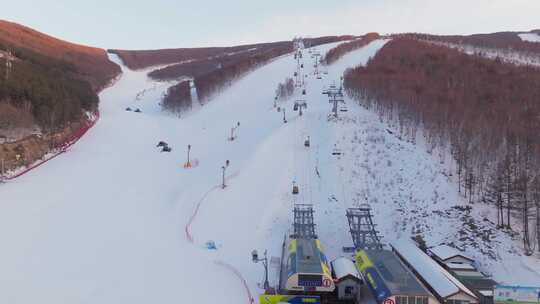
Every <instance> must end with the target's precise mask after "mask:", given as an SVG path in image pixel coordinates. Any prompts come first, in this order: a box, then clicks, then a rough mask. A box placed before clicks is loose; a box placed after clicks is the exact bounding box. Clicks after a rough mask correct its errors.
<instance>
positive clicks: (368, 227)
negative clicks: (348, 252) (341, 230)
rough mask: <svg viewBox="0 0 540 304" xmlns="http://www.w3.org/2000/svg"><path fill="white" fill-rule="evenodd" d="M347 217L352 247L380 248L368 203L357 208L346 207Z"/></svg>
mask: <svg viewBox="0 0 540 304" xmlns="http://www.w3.org/2000/svg"><path fill="white" fill-rule="evenodd" d="M347 219H348V220H349V229H350V232H351V237H352V239H353V243H354V249H356V250H359V249H368V250H382V244H381V241H380V237H379V235H378V231H377V230H375V224H373V219H372V214H371V207H370V206H369V205H367V204H363V205H361V206H360V207H359V208H350V209H347Z"/></svg>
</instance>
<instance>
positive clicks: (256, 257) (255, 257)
mask: <svg viewBox="0 0 540 304" xmlns="http://www.w3.org/2000/svg"><path fill="white" fill-rule="evenodd" d="M251 259H252V261H253V263H258V262H262V264H263V267H264V286H263V287H264V290H265V291H266V290H268V289H270V283H268V256H267V250H265V251H264V258H259V253H258V252H257V250H256V249H254V250H253V251H252V252H251Z"/></svg>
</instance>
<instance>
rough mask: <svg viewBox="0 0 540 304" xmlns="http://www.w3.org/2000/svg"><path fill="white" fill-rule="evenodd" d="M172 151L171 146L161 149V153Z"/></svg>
mask: <svg viewBox="0 0 540 304" xmlns="http://www.w3.org/2000/svg"><path fill="white" fill-rule="evenodd" d="M171 151H172V148H171V147H169V146H163V148H161V152H171Z"/></svg>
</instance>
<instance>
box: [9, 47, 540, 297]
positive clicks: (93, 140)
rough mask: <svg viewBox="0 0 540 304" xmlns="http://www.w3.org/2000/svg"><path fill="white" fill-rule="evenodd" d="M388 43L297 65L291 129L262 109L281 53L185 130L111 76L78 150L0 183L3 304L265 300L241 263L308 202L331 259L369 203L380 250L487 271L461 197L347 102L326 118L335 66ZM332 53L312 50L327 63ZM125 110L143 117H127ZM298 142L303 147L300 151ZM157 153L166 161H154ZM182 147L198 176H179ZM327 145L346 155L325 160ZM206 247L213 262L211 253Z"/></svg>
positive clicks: (521, 273)
mask: <svg viewBox="0 0 540 304" xmlns="http://www.w3.org/2000/svg"><path fill="white" fill-rule="evenodd" d="M384 43H386V41H384V40H378V41H374V42H372V43H370V44H369V45H367V46H366V47H364V48H361V49H359V50H357V51H354V52H352V53H350V54H348V55H346V56H344V57H343V58H342V59H340V60H339V61H337V62H336V63H335V64H333V65H331V66H329V67H328V68H325V69H327V71H328V74H327V75H323V79H316V77H314V75H313V73H312V72H313V60H314V59H312V58H310V56H309V54H308V53H307V52H305V53H304V55H305V56H304V63H305V73H306V74H308V75H309V76H308V77H307V78H306V81H307V95H306V96H302V95H300V93H299V92H297V96H296V97H297V98H305V100H306V101H307V103H308V108H307V110H306V111H305V112H304V115H303V116H299V115H298V113H297V112H293V111H292V103H293V102H294V100H295V98H292V99H290V100H289V101H287V102H284V103H281V104H280V106H281V107H285V108H286V109H287V111H286V116H287V120H288V123H286V124H284V123H283V122H282V117H283V116H282V115H283V114H282V112H277V111H276V109H275V108H273V99H274V93H275V89H276V87H277V84H278V83H279V82H282V81H283V80H285V78H286V77H292V75H293V72H294V71H295V69H296V64H295V61H294V59H293V58H292V55H288V56H283V57H281V58H278V59H276V60H274V61H273V62H271V63H270V64H268V65H266V66H264V67H261V68H259V69H257V70H256V71H254V72H252V73H250V74H248V75H246V76H245V77H243V78H242V79H240V80H239V81H238V82H236V83H234V84H233V85H232V86H231V87H229V88H227V89H226V90H225V91H224V92H222V93H221V94H219V95H218V96H216V97H215V98H214V99H213V100H212V101H211V102H209V103H207V104H206V105H205V106H203V107H201V108H199V109H197V110H196V111H193V112H192V113H190V114H188V115H185V116H184V117H183V118H182V119H178V118H176V117H173V116H172V115H167V114H165V113H163V112H162V111H161V110H160V107H159V106H158V101H159V99H160V97H161V95H162V94H163V92H164V91H165V90H166V88H167V86H168V85H169V84H166V83H159V82H152V81H151V80H149V79H148V78H147V76H146V74H145V73H146V71H130V70H128V69H127V68H125V67H123V72H124V73H123V76H122V77H121V78H120V79H119V81H118V82H117V83H116V84H115V85H114V86H112V87H110V88H108V89H106V90H105V91H104V92H103V93H102V94H101V103H100V109H101V120H100V121H99V122H98V123H97V125H96V126H95V127H94V128H93V129H91V130H90V131H89V133H88V134H87V135H86V136H85V137H83V138H82V140H81V141H80V142H79V143H78V144H77V145H75V146H74V147H72V148H71V150H70V151H69V152H68V153H66V154H64V155H62V156H60V157H58V158H57V159H55V160H54V161H52V162H50V163H47V164H46V165H44V166H43V167H40V168H39V169H37V170H35V171H33V172H31V173H29V174H27V175H25V176H22V177H20V178H19V179H16V180H14V181H12V182H9V183H7V184H3V185H0V240H1V241H2V250H0V269H1V271H0V302H1V303H36V302H40V303H126V302H129V303H214V302H216V301H219V302H220V303H245V302H247V301H248V298H247V292H246V289H245V287H244V285H243V282H242V280H241V279H240V278H239V277H238V274H239V275H241V276H242V277H243V278H244V279H245V280H246V282H247V287H248V288H249V291H250V292H251V293H252V294H253V295H254V296H255V295H256V294H258V293H259V292H260V291H261V289H260V288H259V286H258V284H259V283H260V282H261V281H262V276H263V269H262V266H261V265H258V264H254V263H252V261H251V251H252V250H253V249H258V250H259V252H262V251H263V250H264V249H268V252H269V256H279V254H280V251H281V243H282V240H283V236H284V234H285V233H287V231H288V230H289V227H290V225H291V217H292V206H293V203H294V202H298V203H313V204H314V209H315V212H316V214H315V221H316V224H317V233H318V235H319V237H320V239H321V240H322V242H323V243H324V244H326V245H327V255H328V257H329V258H335V257H338V256H341V255H343V253H342V251H341V248H342V247H343V246H350V245H351V238H350V236H349V233H348V227H347V220H346V217H345V210H346V209H347V208H348V207H352V206H356V205H358V204H360V203H364V202H366V201H367V202H369V203H370V204H371V206H372V207H373V209H374V212H375V220H376V223H377V224H378V225H379V227H378V228H379V229H380V230H381V232H382V234H383V236H384V241H391V240H393V239H397V238H399V237H408V236H410V235H412V234H413V233H416V232H422V233H424V234H425V237H426V239H427V240H428V242H430V243H433V244H435V243H440V242H453V243H455V244H456V245H458V246H461V245H464V246H465V245H466V247H467V248H466V251H467V253H469V254H470V255H473V256H475V257H482V261H483V260H487V258H485V257H486V256H487V253H486V254H481V253H480V252H481V251H480V250H482V249H485V247H486V246H487V245H485V244H484V243H483V242H479V247H478V248H479V249H476V248H474V247H473V244H474V243H478V242H477V240H478V239H480V237H478V236H477V235H473V232H470V231H469V230H467V227H465V228H464V227H463V226H464V224H463V223H464V220H462V218H466V219H470V218H471V217H474V218H478V216H479V215H478V214H476V213H478V212H480V211H476V210H477V208H476V207H475V208H473V211H471V214H472V215H471V216H469V217H467V216H466V214H464V213H463V212H462V211H459V210H456V209H453V208H451V207H452V206H454V205H463V203H462V201H463V200H462V199H461V198H460V197H459V195H458V194H457V188H456V186H455V184H454V183H453V182H452V181H451V180H449V179H448V178H447V177H446V176H445V175H444V174H443V173H442V172H443V171H444V170H443V169H442V165H441V164H439V162H438V160H436V159H435V158H434V157H433V156H431V155H430V154H428V153H426V152H425V149H424V148H423V147H421V146H419V145H413V144H410V143H407V142H403V141H401V140H400V139H398V138H396V137H395V136H394V135H393V134H390V133H389V132H387V130H386V128H387V126H385V125H384V124H382V123H380V122H379V121H378V119H377V118H376V116H375V115H374V114H372V113H370V112H368V111H366V110H365V109H363V108H361V107H360V106H358V105H356V104H355V103H354V102H352V101H351V100H349V99H346V102H347V108H348V112H340V115H341V118H340V119H338V120H328V114H329V112H330V109H331V105H330V104H329V103H328V99H327V96H326V95H322V94H321V92H322V90H323V88H325V87H327V86H328V85H329V84H331V83H334V82H335V83H336V84H338V85H339V78H340V76H341V75H342V74H343V71H344V70H345V69H346V68H348V67H352V66H354V65H357V64H360V63H365V62H367V60H368V58H369V57H370V56H373V55H374V54H375V53H376V51H377V50H378V49H380V48H381V47H382V46H383V45H384ZM334 45H335V44H331V45H325V46H319V47H318V49H319V50H320V51H321V53H323V54H324V52H326V51H327V50H328V49H330V48H331V47H333V46H334ZM114 60H116V61H118V59H117V58H116V57H114ZM139 93H141V94H139ZM128 106H129V107H131V108H137V107H138V108H140V109H141V110H142V113H134V112H127V111H125V110H124V109H125V108H126V107H128ZM237 122H240V123H241V125H240V128H239V130H238V131H239V132H238V138H237V139H236V140H234V141H232V142H231V141H229V140H227V137H228V136H229V132H230V128H231V127H233V126H234V125H235V124H236V123H237ZM308 135H309V136H310V137H311V147H310V148H306V147H304V145H303V143H304V139H305V138H306V137H307V136H308ZM160 140H164V141H167V142H168V143H169V144H170V146H171V147H172V149H173V150H172V152H171V153H161V152H159V150H158V149H157V148H156V144H157V143H158V141H160ZM188 144H191V145H192V151H191V157H192V158H195V159H197V160H198V162H199V164H198V166H197V167H195V168H191V169H184V168H183V164H184V162H185V160H186V155H185V154H186V148H187V145H188ZM334 148H337V149H341V150H342V151H343V152H344V155H342V156H334V155H332V151H333V149H334ZM226 160H230V166H229V167H228V168H227V171H226V175H227V182H226V183H227V187H226V188H225V189H221V187H220V183H221V166H223V165H224V163H225V161H226ZM317 172H318V173H319V174H317ZM293 180H295V181H296V182H297V183H298V185H299V186H300V194H299V195H298V196H293V195H292V193H291V190H292V181H293ZM455 210H456V211H455ZM479 210H483V209H482V208H479ZM474 221H476V220H474ZM474 223H476V222H474ZM471 227H472V226H470V227H469V228H470V229H472V228H471ZM464 229H465V230H464ZM460 231H465V232H463V233H466V234H468V235H469V236H471V241H470V242H469V241H467V239H466V238H465V239H463V238H462V235H460V233H461V232H460ZM188 233H189V236H190V237H191V238H192V240H191V238H190V237H188V236H187V234H188ZM462 239H463V240H462ZM209 241H212V242H214V243H215V244H216V246H217V249H215V250H209V249H207V248H206V245H205V244H206V243H207V242H209ZM490 244H492V248H491V250H492V251H493V252H495V255H498V256H500V257H501V258H503V259H502V261H498V262H497V263H495V262H493V263H492V264H491V265H490V264H486V263H488V262H485V263H483V264H482V265H487V266H485V268H488V269H485V268H484V269H483V270H493V273H494V274H495V275H496V279H499V280H501V281H504V282H509V283H517V282H520V283H522V284H525V283H526V284H532V283H534V282H538V281H540V269H539V268H540V266H539V264H540V263H538V261H536V263H534V262H533V260H532V259H531V258H529V259H527V258H524V257H520V256H519V254H518V253H517V252H519V250H514V252H508V251H509V248H512V246H517V245H516V244H517V243H514V242H512V241H510V240H509V239H507V238H506V236H505V235H503V234H501V233H496V234H495V235H494V236H493V241H492V243H490ZM498 263H502V264H498ZM500 265H503V266H500ZM490 268H491V269H490ZM233 270H234V271H236V272H237V273H235V272H234V271H233ZM272 274H273V275H274V276H275V273H272ZM535 280H536V281H535Z"/></svg>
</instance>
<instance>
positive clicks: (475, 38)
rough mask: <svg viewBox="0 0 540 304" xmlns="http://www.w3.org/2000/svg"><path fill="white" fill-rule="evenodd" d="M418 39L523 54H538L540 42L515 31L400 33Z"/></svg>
mask: <svg viewBox="0 0 540 304" xmlns="http://www.w3.org/2000/svg"><path fill="white" fill-rule="evenodd" d="M397 36H401V37H404V36H405V37H411V38H414V39H419V40H428V41H436V42H446V43H453V44H458V45H471V46H475V47H479V48H487V49H500V50H511V51H512V52H519V53H523V54H536V55H538V54H540V43H535V42H530V41H523V40H522V39H521V38H520V37H519V36H518V33H516V32H498V33H491V34H474V35H469V36H458V35H452V36H444V35H443V36H439V35H430V34H417V33H415V34H402V35H397Z"/></svg>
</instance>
